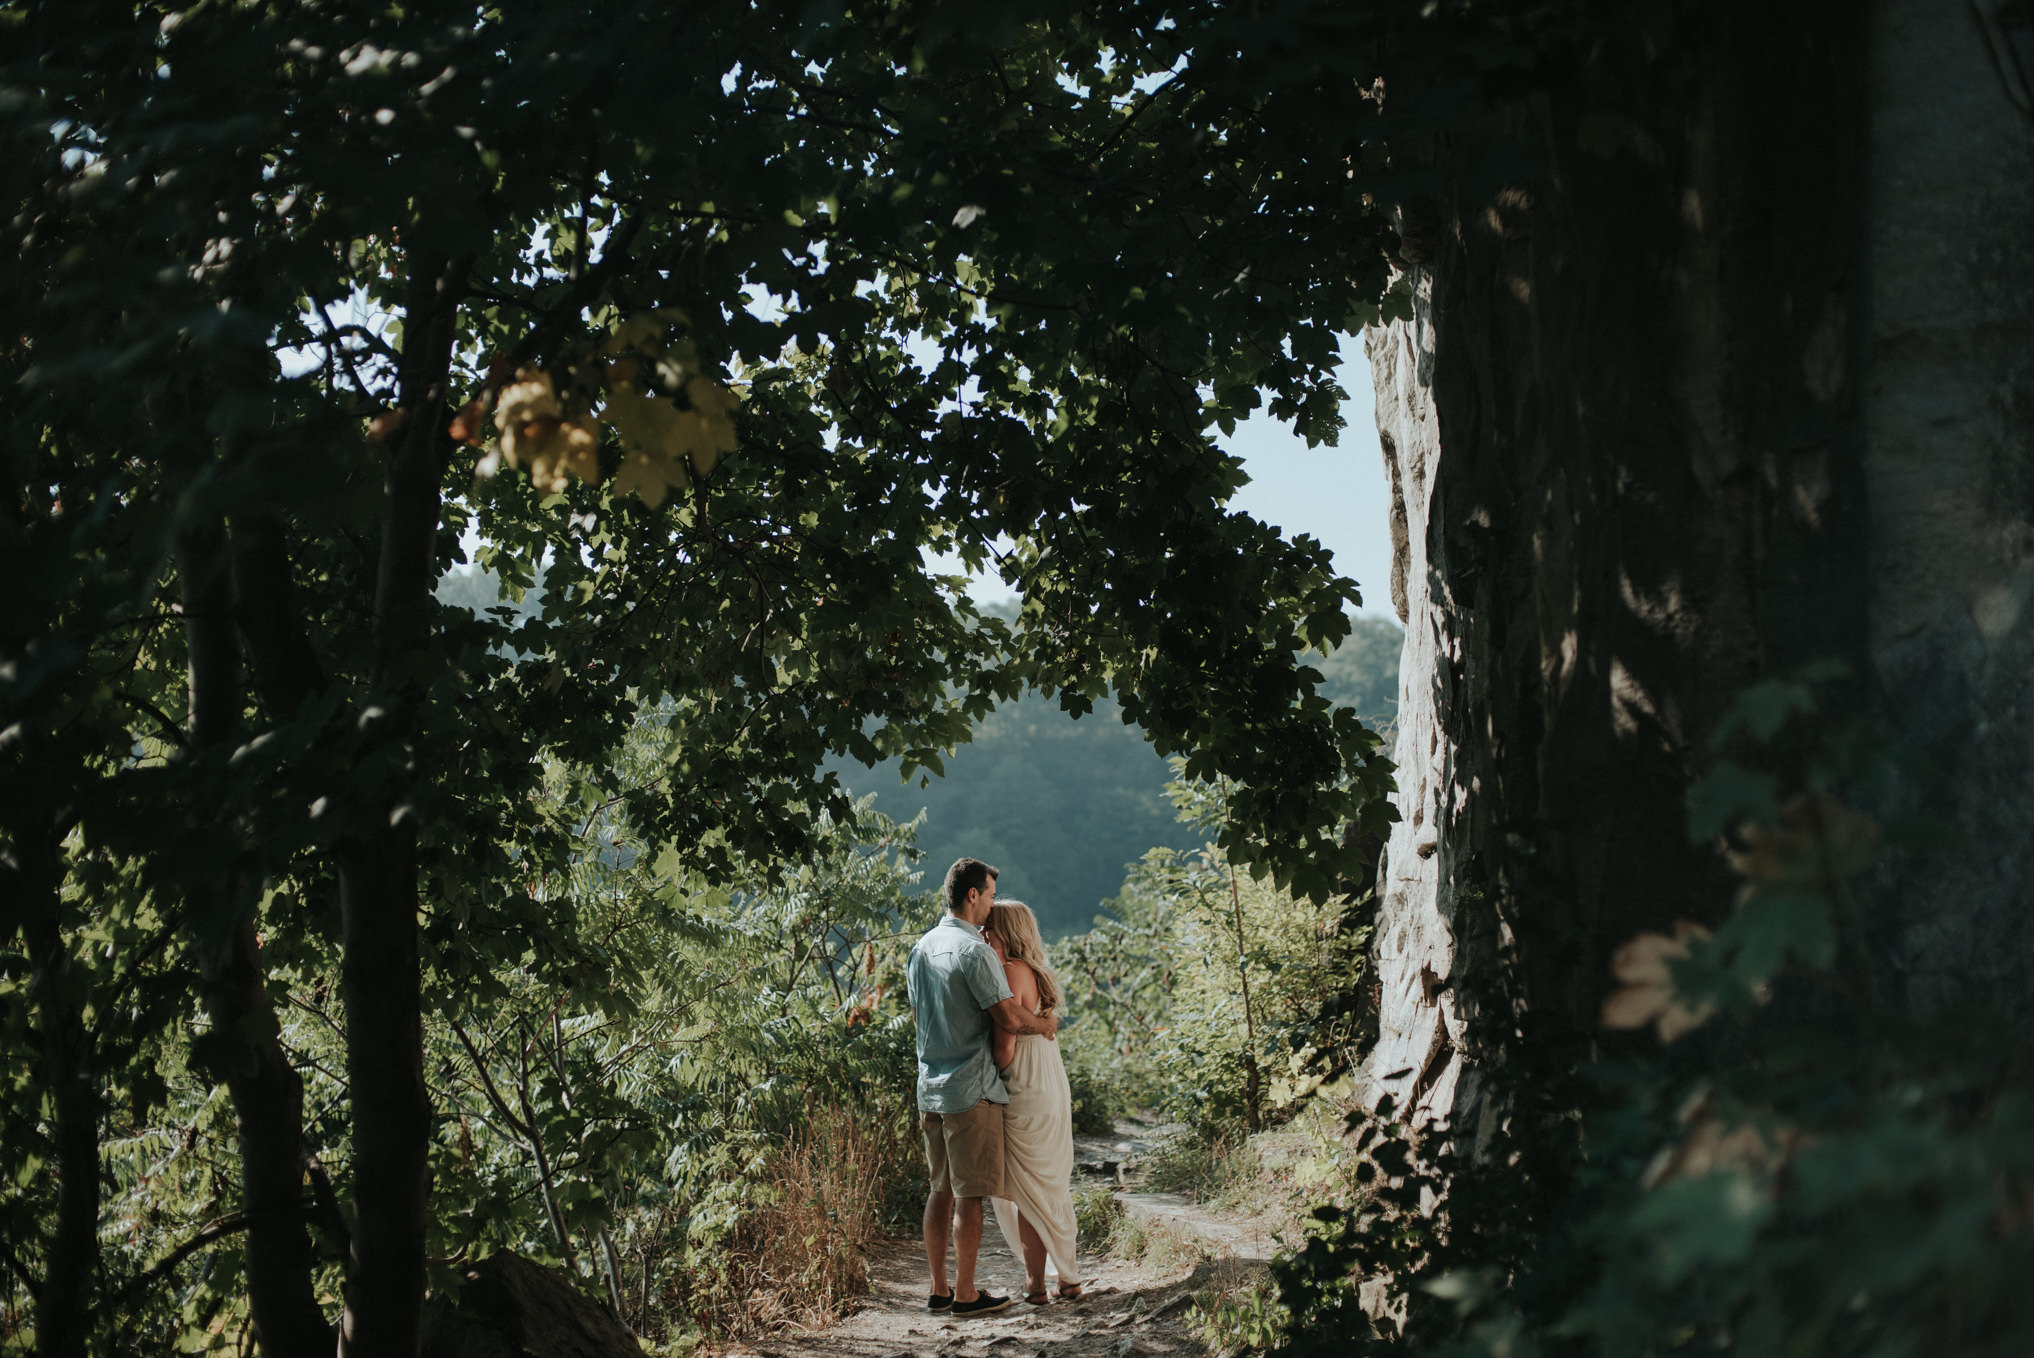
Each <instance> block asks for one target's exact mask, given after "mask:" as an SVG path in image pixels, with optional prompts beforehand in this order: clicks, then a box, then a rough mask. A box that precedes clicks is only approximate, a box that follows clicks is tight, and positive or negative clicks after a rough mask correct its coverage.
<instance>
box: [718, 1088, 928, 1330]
mask: <svg viewBox="0 0 2034 1358" xmlns="http://www.w3.org/2000/svg"><path fill="white" fill-rule="evenodd" d="M917 1155H918V1147H917V1142H916V1141H915V1140H914V1139H913V1138H912V1136H911V1134H910V1131H909V1128H908V1124H907V1123H906V1121H905V1119H904V1118H903V1117H902V1116H900V1115H898V1114H897V1113H896V1111H895V1110H889V1109H879V1110H869V1109H857V1108H853V1107H843V1106H839V1105H831V1104H829V1105H822V1106H818V1107H815V1108H813V1109H812V1110H811V1113H810V1115H809V1116H808V1117H807V1119H806V1121H805V1125H804V1126H803V1127H801V1128H799V1129H798V1130H796V1131H794V1132H792V1133H791V1134H790V1135H789V1136H787V1137H786V1138H785V1139H784V1141H783V1142H782V1144H780V1145H779V1146H777V1147H775V1148H774V1149H772V1150H771V1151H770V1152H769V1153H768V1154H767V1155H766V1156H765V1157H764V1158H763V1161H762V1164H761V1166H760V1170H759V1172H758V1173H757V1174H756V1175H755V1180H754V1185H753V1189H754V1195H753V1199H752V1204H751V1205H750V1206H749V1208H748V1209H747V1210H746V1211H745V1212H744V1213H743V1214H742V1216H741V1218H740V1219H739V1220H738V1221H737V1222H736V1223H735V1224H734V1226H733V1227H732V1228H731V1229H730V1230H729V1232H728V1233H727V1235H726V1237H725V1238H724V1239H723V1240H722V1241H721V1242H720V1243H719V1245H718V1246H717V1247H716V1248H715V1249H714V1250H713V1251H712V1258H711V1260H710V1261H700V1265H696V1266H695V1269H694V1271H693V1273H692V1276H691V1278H690V1279H689V1281H690V1284H691V1285H690V1287H689V1288H688V1291H689V1293H690V1295H689V1297H688V1298H687V1302H688V1303H689V1305H688V1307H687V1309H688V1310H689V1311H690V1312H691V1314H692V1320H693V1323H694V1324H696V1325H697V1326H698V1327H699V1328H700V1329H701V1330H702V1331H704V1332H705V1333H707V1334H710V1335H713V1336H714V1337H716V1338H718V1339H723V1340H746V1339H754V1338H758V1337H761V1336H764V1335H769V1334H776V1333H780V1332H783V1331H786V1330H804V1329H817V1328H819V1327H820V1326H823V1325H829V1324H831V1323H833V1322H834V1321H836V1320H838V1319H840V1318H841V1317H842V1316H843V1315H846V1314H847V1313H848V1312H849V1311H852V1310H853V1309H854V1308H855V1306H856V1305H857V1303H859V1302H860V1300H861V1299H862V1298H863V1297H865V1296H867V1295H868V1291H869V1264H868V1257H869V1250H870V1248H871V1246H873V1245H874V1244H875V1242H876V1241H877V1239H878V1238H879V1237H880V1236H881V1235H882V1226H883V1223H882V1216H883V1206H884V1203H885V1201H886V1198H887V1196H888V1192H889V1187H890V1185H892V1184H894V1183H895V1182H896V1181H897V1178H898V1176H899V1175H908V1174H909V1173H910V1172H911V1169H912V1166H913V1165H914V1164H915V1163H916V1161H917Z"/></svg>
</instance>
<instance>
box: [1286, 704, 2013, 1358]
mask: <svg viewBox="0 0 2034 1358" xmlns="http://www.w3.org/2000/svg"><path fill="white" fill-rule="evenodd" d="M1833 677H1835V676H1834V675H1833V674H1832V673H1831V672H1829V671H1828V670H1826V669H1820V668H1818V669H1811V670H1810V671H1806V672H1804V673H1803V674H1802V675H1800V676H1797V677H1793V678H1789V679H1786V680H1782V681H1774V682H1772V683H1768V684H1765V685H1761V686H1760V687H1758V688H1756V689H1754V690H1751V691H1750V692H1748V693H1747V694H1746V695H1745V697H1744V699H1743V701H1742V702H1741V703H1740V704H1739V706H1738V708H1737V710H1736V711H1735V712H1734V713H1733V714H1732V715H1731V719H1730V720H1729V721H1727V722H1726V723H1724V726H1723V729H1722V731H1721V732H1720V733H1719V736H1718V737H1717V740H1716V742H1715V755H1716V757H1717V760H1718V763H1717V769H1718V772H1717V773H1715V774H1712V775H1711V781H1710V782H1709V783H1708V784H1706V785H1698V786H1697V787H1696V788H1695V789H1694V791H1693V792H1692V794H1691V798H1690V803H1691V822H1692V823H1693V824H1694V826H1695V827H1696V832H1697V834H1698V835H1700V836H1702V837H1705V838H1706V837H1709V836H1710V835H1713V834H1714V833H1715V832H1716V831H1717V830H1718V829H1719V828H1723V829H1727V830H1728V834H1727V836H1726V837H1725V838H1724V839H1723V840H1722V843H1723V844H1724V845H1725V846H1726V848H1727V851H1728V852H1729V854H1730V856H1731V861H1732V863H1733V865H1734V866H1735V867H1736V869H1737V871H1738V873H1739V875H1740V878H1741V880H1742V882H1743V889H1742V891H1741V893H1740V896H1739V899H1738V901H1737V904H1736V907H1735V909H1734V910H1733V911H1732V912H1731V914H1730V915H1729V916H1728V917H1727V918H1726V920H1725V921H1724V923H1723V924H1722V926H1721V927H1719V928H1717V929H1716V930H1715V931H1714V932H1713V933H1711V932H1710V931H1708V930H1705V929H1700V928H1697V927H1694V926H1684V927H1683V928H1682V929H1680V930H1679V931H1677V933H1676V934H1675V935H1673V936H1665V935H1662V936H1655V937H1642V938H1640V939H1637V940H1634V941H1633V944H1632V945H1629V946H1628V947H1627V948H1626V949H1625V950H1624V952H1623V953H1621V954H1620V957H1619V959H1618V975H1619V979H1620V980H1621V981H1622V982H1623V986H1622V988H1621V989H1620V990H1619V991H1618V992H1616V993H1615V994H1613V996H1612V997H1611V999H1610V1001H1609V1002H1608V1004H1607V1005H1606V1008H1605V1015H1604V1017H1605V1020H1606V1024H1607V1025H1608V1026H1609V1027H1611V1028H1612V1029H1620V1028H1621V1029H1639V1030H1641V1031H1644V1030H1650V1032H1646V1034H1645V1035H1644V1036H1639V1037H1633V1038H1621V1037H1618V1036H1617V1035H1616V1034H1615V1033H1614V1032H1613V1033H1612V1034H1611V1036H1610V1037H1609V1038H1608V1039H1604V1040H1605V1041H1606V1042H1607V1045H1608V1047H1609V1051H1610V1053H1612V1054H1611V1055H1610V1056H1609V1057H1608V1058H1607V1059H1605V1060H1603V1061H1601V1062H1599V1063H1598V1064H1596V1065H1594V1066H1588V1065H1585V1064H1584V1063H1582V1062H1580V1061H1579V1060H1575V1059H1574V1057H1573V1056H1572V1055H1569V1056H1564V1055H1563V1053H1573V1052H1574V1051H1575V1047H1574V1044H1573V1042H1572V1040H1564V1039H1562V1038H1561V1036H1560V1035H1557V1034H1546V1033H1539V1032H1529V1033H1527V1034H1525V1035H1524V1036H1523V1038H1522V1039H1520V1040H1518V1041H1516V1042H1515V1043H1513V1044H1511V1045H1510V1046H1508V1047H1506V1048H1504V1049H1503V1050H1502V1051H1500V1052H1496V1053H1494V1054H1495V1055H1498V1056H1499V1057H1501V1058H1504V1059H1505V1060H1508V1061H1511V1062H1513V1064H1511V1066H1510V1068H1509V1069H1506V1068H1505V1067H1504V1066H1502V1065H1500V1066H1499V1067H1498V1068H1499V1069H1501V1070H1503V1071H1504V1074H1505V1076H1506V1085H1505V1088H1506V1089H1507V1091H1508V1092H1509V1093H1510V1095H1511V1098H1512V1103H1511V1107H1510V1109H1509V1111H1508V1116H1507V1118H1506V1120H1505V1125H1504V1126H1503V1127H1502V1128H1501V1129H1500V1130H1498V1131H1497V1132H1496V1133H1494V1135H1493V1138H1492V1139H1491V1140H1489V1141H1487V1142H1485V1143H1483V1144H1479V1145H1476V1146H1475V1147H1474V1154H1473V1155H1471V1154H1464V1153H1463V1152H1464V1149H1465V1147H1464V1146H1463V1144H1462V1143H1461V1141H1459V1140H1457V1139H1454V1138H1451V1137H1450V1136H1449V1134H1448V1133H1447V1131H1446V1130H1445V1129H1438V1128H1428V1129H1413V1128H1409V1127H1407V1126H1404V1125H1403V1124H1400V1123H1397V1122H1394V1121H1393V1119H1392V1115H1391V1112H1390V1109H1389V1108H1388V1106H1387V1107H1386V1108H1384V1109H1382V1110H1380V1114H1379V1116H1378V1117H1377V1118H1375V1119H1373V1120H1371V1121H1370V1122H1368V1123H1367V1124H1363V1125H1359V1126H1358V1127H1356V1128H1355V1129H1353V1133H1352V1142H1351V1149H1352V1154H1353V1155H1354V1157H1355V1158H1356V1159H1357V1161H1358V1171H1359V1175H1360V1177H1361V1178H1362V1179H1363V1180H1364V1181H1365V1183H1366V1184H1367V1185H1368V1186H1369V1193H1368V1194H1367V1196H1364V1197H1362V1198H1358V1199H1350V1200H1345V1201H1344V1202H1341V1203H1330V1204H1326V1205H1323V1206H1322V1207H1320V1208H1319V1209H1317V1211H1316V1213H1315V1221H1314V1225H1313V1227H1312V1229H1311V1231H1310V1233H1309V1239H1308V1240H1307V1241H1306V1242H1305V1244H1304V1247H1303V1248H1301V1249H1299V1250H1297V1251H1295V1252H1293V1253H1291V1254H1289V1255H1287V1256H1284V1257H1282V1258H1281V1259H1280V1260H1279V1261H1277V1263H1276V1264H1275V1265H1274V1274H1275V1277H1276V1280H1277V1286H1278V1297H1279V1301H1280V1302H1281V1303H1282V1304H1283V1305H1284V1306H1285V1307H1286V1308H1287V1310H1288V1313H1289V1315H1290V1322H1289V1326H1288V1328H1287V1329H1286V1330H1285V1331H1284V1333H1283V1335H1282V1351H1287V1352H1293V1353H1322V1354H1326V1353H1380V1354H1381V1353H1411V1352H1418V1353H1421V1354H1439V1355H1472V1354H1480V1355H1492V1356H1493V1358H1494V1356H1495V1355H1527V1354H1535V1353H1544V1354H1577V1355H1586V1354H1618V1355H1624V1354H1640V1355H1643V1354H1666V1353H1676V1352H1692V1351H1696V1350H1700V1351H1703V1352H1747V1353H1761V1354H1764V1353H1801V1352H1812V1353H1827V1354H1861V1355H1862V1354H1873V1355H1881V1354H1916V1355H1918V1354H1952V1353H1953V1354H2000V1355H2003V1354H2007V1353H2018V1352H2024V1351H2026V1349H2027V1348H2028V1346H2029V1344H2030V1343H2034V1309H2030V1304H2029V1301H2028V1298H2027V1295H2026V1291H2025V1288H2024V1287H2023V1286H2021V1285H2020V1281H2019V1280H2020V1279H2022V1278H2024V1277H2025V1276H2026V1270H2027V1269H2028V1267H2029V1266H2030V1264H2034V1232H2030V1228H2029V1222H2028V1218H2027V1214H2026V1203H2027V1201H2028V1196H2027V1195H2028V1191H2029V1190H2028V1184H2029V1183H2030V1182H2034V1180H2030V1173H2034V1130H2030V1128H2034V1124H2030V1122H2029V1120H2028V1111H2029V1109H2030V1102H2029V1101H2030V1098H2034V1085H2030V1082H2029V1071H2030V1066H2029V1064H2028V1062H2027V1061H2026V1058H2025V1053H2024V1051H2023V1050H2022V1049H2021V1048H2020V1047H2019V1046H2018V1045H2017V1044H2015V1043H2014V1042H2013V1041H2012V1040H2011V1039H2010V1038H2009V1037H2006V1036H2004V1035H2003V1034H2004V1031H2005V1030H2004V1028H2003V1026H2002V1025H1997V1024H1991V1023H1987V1022H1985V1021H1984V1020H1983V1018H1982V1017H1981V1016H1980V1017H1973V1016H1968V1015H1965V1016H1959V1018H1958V1021H1956V1022H1955V1023H1953V1024H1952V1023H1948V1022H1943V1021H1928V1020H1924V1019H1920V1018H1917V1017H1915V1016H1914V1015H1912V1014H1910V1013H1908V1012H1906V1011H1904V1010H1903V1008H1902V1007H1901V1006H1900V1005H1899V1003H1898V1002H1897V1001H1896V1000H1894V999H1892V998H1891V997H1889V996H1887V995H1885V994H1882V993H1881V990H1880V982H1879V981H1878V980H1877V978H1876V977H1875V976H1874V974H1873V972H1872V969H1871V967H1870V965H1869V964H1868V963H1867V961H1866V958H1867V957H1868V955H1869V952H1868V940H1867V938H1866V936H1865V935H1864V934H1863V932H1862V930H1863V927H1864V920H1863V916H1862V915H1861V912H1859V910H1858V909H1857V906H1856V903H1855V901H1854V899H1853V896H1852V888H1851V882H1852V880H1853V879H1854V878H1855V877H1856V876H1857V875H1858V874H1860V873H1861V872H1864V871H1866V870H1867V869H1868V866H1869V864H1870V861H1871V859H1872V854H1873V845H1874V841H1875V839H1876V837H1877V827H1876V826H1875V825H1874V824H1873V823H1872V822H1871V821H1870V820H1868V819H1867V818H1866V817H1865V816H1864V815H1862V814H1861V813H1859V812H1857V811H1855V810H1852V809H1850V807H1849V806H1848V805H1846V803H1845V802H1844V801H1842V800H1839V798H1838V795H1837V792H1838V790H1839V789H1848V790H1849V792H1850V794H1851V796H1853V797H1854V798H1855V797H1865V796H1869V795H1870V793H1871V790H1872V788H1873V787H1874V786H1875V785H1876V783H1877V780H1878V778H1879V777H1880V769H1881V768H1882V761H1881V756H1880V755H1879V754H1878V752H1877V748H1876V747H1874V746H1873V745H1872V744H1871V743H1870V742H1868V741H1865V740H1862V739H1859V738H1856V737H1847V736H1840V735H1839V736H1831V735H1830V733H1828V732H1827V731H1824V732H1822V733H1821V738H1820V739H1819V740H1818V739H1816V738H1815V736H1816V732H1815V727H1814V725H1813V723H1814V720H1815V717H1814V714H1815V712H1816V709H1817V704H1816V702H1815V697H1814V694H1815V686H1816V684H1817V683H1818V682H1821V681H1827V680H1829V679H1831V678H1833ZM1817 749H1819V750H1820V751H1821V753H1820V755H1812V753H1811V755H1810V756H1806V757H1804V755H1803V752H1804V751H1807V752H1813V751H1815V750H1817ZM1762 750H1763V751H1765V754H1764V756H1763V758H1764V759H1765V760H1766V761H1769V762H1777V763H1778V764H1779V765H1780V767H1782V768H1783V769H1784V768H1786V767H1788V765H1789V764H1791V765H1792V767H1793V769H1794V770H1796V771H1795V772H1794V773H1793V775H1792V780H1791V781H1792V786H1789V785H1788V781H1787V780H1785V779H1784V778H1783V777H1782V776H1772V777H1767V776H1764V775H1761V776H1759V777H1757V778H1747V777H1746V775H1745V774H1744V773H1743V772H1742V770H1743V768H1745V767H1755V766H1756V765H1757V763H1758V762H1760V760H1761V757H1762V756H1761V753H1760V752H1761V751H1762ZM1725 756H1731V759H1730V761H1729V762H1728V763H1726V761H1725ZM1775 793H1777V794H1778V795H1773V794H1775ZM1733 803H1734V805H1733ZM1719 804H1721V805H1724V806H1725V807H1726V809H1727V812H1728V814H1726V815H1724V816H1722V817H1721V818H1719V816H1718V814H1717V812H1716V810H1715V808H1716V807H1717V806H1718V805H1719ZM1655 1034H1656V1035H1657V1038H1658V1042H1657V1044H1655V1041H1654V1035H1655ZM1534 1061H1537V1062H1538V1064H1537V1065H1530V1064H1527V1063H1529V1062H1534ZM1519 1165H1529V1166H1532V1167H1533V1169H1534V1171H1535V1172H1534V1174H1533V1175H1532V1177H1530V1178H1526V1177H1523V1176H1521V1175H1520V1174H1518V1173H1517V1172H1516V1169H1515V1168H1514V1167H1515V1166H1519ZM1366 1279H1374V1280H1378V1281H1379V1282H1382V1283H1384V1284H1385V1285H1387V1287H1388V1298H1387V1299H1381V1300H1377V1301H1373V1302H1372V1303H1371V1304H1370V1305H1367V1306H1366V1305H1363V1304H1360V1301H1359V1296H1358V1286H1359V1284H1360V1283H1362V1282H1363V1281H1364V1280H1366Z"/></svg>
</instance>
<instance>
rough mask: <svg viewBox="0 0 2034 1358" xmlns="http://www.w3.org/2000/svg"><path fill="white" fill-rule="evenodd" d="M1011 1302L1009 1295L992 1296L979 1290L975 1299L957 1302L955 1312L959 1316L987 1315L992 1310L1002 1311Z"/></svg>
mask: <svg viewBox="0 0 2034 1358" xmlns="http://www.w3.org/2000/svg"><path fill="white" fill-rule="evenodd" d="M1009 1304H1010V1299H1009V1298H1008V1297H992V1296H990V1295H989V1294H988V1293H986V1292H978V1293H976V1294H975V1299H974V1300H973V1301H957V1302H955V1303H954V1304H953V1313H954V1314H955V1315H957V1316H985V1315H987V1314H989V1312H991V1311H1001V1310H1003V1309H1004V1308H1005V1307H1007V1306H1009Z"/></svg>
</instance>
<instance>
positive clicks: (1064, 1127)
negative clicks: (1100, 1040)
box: [994, 1033, 1081, 1287]
mask: <svg viewBox="0 0 2034 1358" xmlns="http://www.w3.org/2000/svg"><path fill="white" fill-rule="evenodd" d="M1002 1075H1003V1084H1004V1085H1005V1087H1007V1088H1008V1089H1009V1091H1010V1106H1009V1107H1008V1108H1006V1109H1005V1110H1004V1112H1003V1183H1004V1186H1005V1187H1007V1188H1008V1189H1009V1190H1010V1196H1009V1197H1007V1198H996V1199H994V1203H995V1210H996V1225H997V1226H999V1227H1001V1228H1002V1231H1003V1239H1004V1240H1006V1241H1008V1242H1009V1245H1010V1253H1011V1254H1013V1255H1015V1256H1016V1257H1017V1260H1018V1263H1019V1264H1020V1265H1021V1264H1022V1263H1023V1260H1024V1245H1023V1241H1022V1240H1021V1239H1020V1238H1019V1236H1018V1234H1017V1214H1018V1213H1019V1212H1022V1213H1023V1214H1024V1219H1025V1220H1026V1221H1029V1222H1030V1223H1031V1229H1033V1230H1034V1231H1037V1232H1038V1238H1039V1239H1041V1240H1043V1241H1044V1242H1045V1252H1046V1255H1047V1257H1048V1259H1049V1260H1050V1263H1049V1265H1048V1268H1049V1269H1050V1270H1051V1271H1053V1272H1056V1273H1058V1274H1059V1282H1060V1286H1062V1287H1071V1286H1075V1285H1077V1284H1078V1283H1079V1282H1080V1280H1081V1270H1080V1265H1079V1263H1077V1262H1076V1261H1075V1259H1074V1210H1073V1165H1074V1145H1073V1091H1072V1089H1070V1088H1069V1087H1068V1086H1067V1082H1066V1063H1065V1062H1063V1061H1061V1060H1060V1057H1059V1044H1058V1043H1057V1042H1054V1041H1052V1040H1051V1039H1050V1038H1046V1037H1041V1036H1039V1035H1038V1034H1036V1033H1024V1034H1021V1035H1020V1036H1019V1037H1018V1039H1017V1052H1016V1054H1015V1055H1014V1056H1012V1057H1011V1058H1010V1064H1009V1065H1007V1066H1005V1067H1004V1068H1003V1071H1002Z"/></svg>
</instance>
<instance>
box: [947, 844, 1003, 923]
mask: <svg viewBox="0 0 2034 1358" xmlns="http://www.w3.org/2000/svg"><path fill="white" fill-rule="evenodd" d="M1002 875H1003V874H1002V873H1000V872H998V871H997V870H996V869H994V868H992V867H990V866H989V865H988V864H987V863H984V862H983V861H982V860H981V859H979V858H963V859H960V860H958V861H957V862H955V863H954V865H953V866H952V867H950V868H948V869H947V870H946V908H947V910H948V911H950V912H952V913H955V914H958V913H959V912H960V908H961V906H963V905H965V904H967V899H968V893H969V892H970V891H980V890H981V889H982V888H983V887H985V886H987V885H988V884H989V882H990V881H991V880H992V879H994V878H997V877H1001V876H1002Z"/></svg>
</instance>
